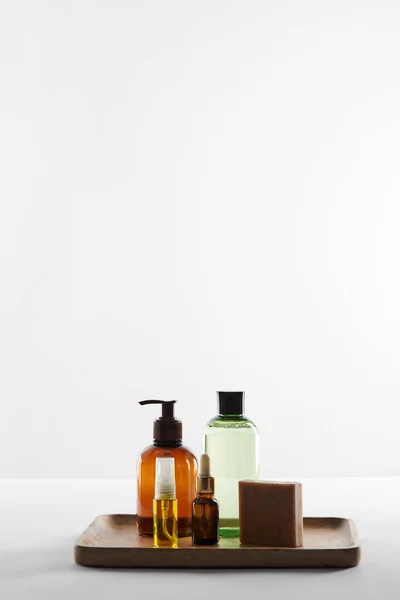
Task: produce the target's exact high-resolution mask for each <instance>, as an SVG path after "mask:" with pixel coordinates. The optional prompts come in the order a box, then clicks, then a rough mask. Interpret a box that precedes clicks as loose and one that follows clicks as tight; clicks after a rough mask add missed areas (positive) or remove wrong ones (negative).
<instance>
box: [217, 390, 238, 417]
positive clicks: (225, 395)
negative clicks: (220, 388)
mask: <svg viewBox="0 0 400 600" xmlns="http://www.w3.org/2000/svg"><path fill="white" fill-rule="evenodd" d="M218 404H219V414H220V415H242V414H243V412H244V411H243V408H244V392H218Z"/></svg>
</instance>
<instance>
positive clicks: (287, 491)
mask: <svg viewBox="0 0 400 600" xmlns="http://www.w3.org/2000/svg"><path fill="white" fill-rule="evenodd" d="M239 520H240V543H241V544H247V545H251V546H283V547H292V548H294V547H297V546H302V544H303V502H302V486H301V483H289V482H287V483H282V482H277V481H256V480H250V479H242V480H241V481H239Z"/></svg>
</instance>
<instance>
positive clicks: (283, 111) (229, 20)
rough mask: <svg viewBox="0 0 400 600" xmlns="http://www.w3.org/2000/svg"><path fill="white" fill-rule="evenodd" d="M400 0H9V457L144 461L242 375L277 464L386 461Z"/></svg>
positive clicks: (392, 426) (0, 311) (0, 354)
mask: <svg viewBox="0 0 400 600" xmlns="http://www.w3.org/2000/svg"><path fill="white" fill-rule="evenodd" d="M399 27H400V4H399V3H398V2H397V1H396V0H393V1H382V0H376V1H364V0H343V1H332V2H327V1H317V0H315V1H311V0H305V1H302V2H300V1H294V0H291V1H283V2H281V1H278V0H274V1H264V0H262V1H261V0H260V1H259V2H256V1H250V0H243V1H229V0H225V1H222V0H212V1H211V0H210V1H207V0H203V1H202V2H194V1H188V0H180V1H168V2H166V1H163V0H157V1H148V0H147V1H146V2H145V1H141V2H138V1H135V0H124V1H122V0H121V1H114V0H107V1H103V2H94V1H92V2H90V1H88V0H79V1H78V0H76V1H75V2H67V1H65V0H63V1H61V0H58V1H57V2H52V3H50V2H44V1H35V2H30V1H28V0H26V1H25V2H23V1H16V2H12V1H11V0H9V1H3V2H1V4H0V199H1V218H0V253H1V290H0V364H1V373H0V477H6V478H7V477H32V478H39V477H45V478H47V477H49V478H64V477H66V478H69V477H74V478H80V477H82V478H84V477H85V478H86V477H95V478H102V477H107V478H113V477H116V478H117V477H121V478H124V477H133V476H134V472H135V461H136V457H137V454H138V453H139V452H140V450H141V448H142V447H143V446H145V445H146V444H149V443H151V432H152V419H153V418H154V417H155V416H156V415H157V414H158V410H157V409H156V408H152V407H146V408H141V407H139V406H138V405H137V401H138V400H140V399H143V398H149V397H161V398H167V399H168V398H179V403H178V415H179V416H180V417H181V418H182V420H183V424H184V436H185V441H186V443H187V444H188V445H190V446H191V447H192V448H193V450H195V451H196V452H199V451H200V450H201V434H202V429H203V425H204V423H205V421H206V420H207V419H208V418H211V417H212V416H213V415H214V414H215V412H216V400H215V390H216V389H236V388H238V389H245V390H246V392H247V396H246V398H247V413H248V415H249V416H250V417H251V418H253V420H254V421H255V422H256V424H257V425H258V426H259V430H260V433H261V436H262V440H261V441H262V445H261V448H262V451H261V460H262V469H261V472H262V476H265V477H267V476H270V477H273V476H289V475H291V474H297V475H301V476H317V475H324V476H337V475H344V476H348V475H382V476H383V475H397V474H399V468H398V461H399V456H400V436H399V435H398V417H399V408H398V407H399V395H400V377H399V375H400V372H399V366H400V342H399V340H400V320H399V306H400V283H399V251H400V236H399V225H400V171H399V166H400V75H399V73H400V35H399Z"/></svg>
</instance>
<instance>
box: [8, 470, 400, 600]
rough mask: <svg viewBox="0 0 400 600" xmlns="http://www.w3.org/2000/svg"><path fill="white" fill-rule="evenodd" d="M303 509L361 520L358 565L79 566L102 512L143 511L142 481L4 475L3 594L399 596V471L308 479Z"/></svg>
mask: <svg viewBox="0 0 400 600" xmlns="http://www.w3.org/2000/svg"><path fill="white" fill-rule="evenodd" d="M300 481H302V482H303V485H304V488H303V496H304V514H305V515H307V516H338V517H348V518H352V519H354V520H355V522H356V525H357V529H358V533H359V537H360V540H361V548H362V557H361V563H360V565H359V566H358V567H355V568H352V569H345V570H337V571H331V570H322V571H321V570H314V571H313V570H298V571H294V570H292V571H287V570H263V571H259V570H235V571H218V570H206V571H195V570H179V571H173V570H172V571H165V570H164V571H154V570H127V571H124V570H117V569H115V570H107V569H104V570H103V569H102V570H100V569H88V568H84V567H79V566H77V565H75V564H74V560H73V546H74V542H75V541H76V538H77V537H78V535H79V534H80V533H81V532H82V531H83V530H84V529H85V528H86V527H87V526H88V525H89V523H90V522H91V521H92V519H93V518H94V517H95V516H96V515H98V514H101V513H131V512H134V511H135V483H134V481H133V480H132V481H125V480H124V481H121V480H112V481H110V480H103V481H99V480H92V481H84V480H81V481H77V480H64V481H54V480H49V481H43V480H40V481H37V480H29V481H27V480H23V481H21V480H0V539H1V550H0V599H1V600H12V599H13V598H18V599H19V598H27V599H28V598H29V599H30V600H34V599H36V598H38V599H39V598H40V599H41V600H46V599H49V600H50V599H51V600H63V599H67V598H68V599H69V598H72V599H80V598H82V599H83V598H85V600H86V599H90V600H91V599H92V598H93V599H94V600H99V599H103V598H104V599H106V598H114V599H116V600H117V599H118V600H119V599H125V598H127V599H128V598H129V600H133V599H135V598H138V599H140V598H146V599H153V598H157V599H160V600H168V599H171V600H181V599H182V600H183V599H184V598H185V599H187V598H190V600H196V599H201V600H204V599H205V598H206V597H208V598H210V599H211V598H215V599H218V598H223V599H224V600H229V598H237V599H238V600H239V598H240V597H242V596H246V595H247V596H249V597H251V598H252V600H253V599H257V598H262V599H263V600H264V599H265V598H270V599H271V600H272V599H275V598H295V599H296V600H298V599H301V598H304V599H307V600H314V599H315V600H330V599H335V600H338V599H340V600H346V599H347V598H349V599H350V598H352V599H357V600H358V599H360V600H369V599H374V600H376V599H379V600H392V599H393V600H400V478H380V479H364V478H360V479H303V480H301V479H300Z"/></svg>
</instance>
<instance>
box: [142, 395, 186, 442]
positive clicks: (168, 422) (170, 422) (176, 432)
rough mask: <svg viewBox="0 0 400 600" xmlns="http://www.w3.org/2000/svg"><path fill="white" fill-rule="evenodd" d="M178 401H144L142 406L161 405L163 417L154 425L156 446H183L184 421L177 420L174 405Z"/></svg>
mask: <svg viewBox="0 0 400 600" xmlns="http://www.w3.org/2000/svg"><path fill="white" fill-rule="evenodd" d="M175 402H176V400H142V401H141V402H139V404H141V405H142V406H146V405H147V404H161V406H162V414H161V417H159V418H158V419H156V420H155V421H154V423H153V438H154V445H156V446H163V445H164V444H165V445H166V446H181V444H182V421H179V419H176V418H175V415H174V404H175Z"/></svg>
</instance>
